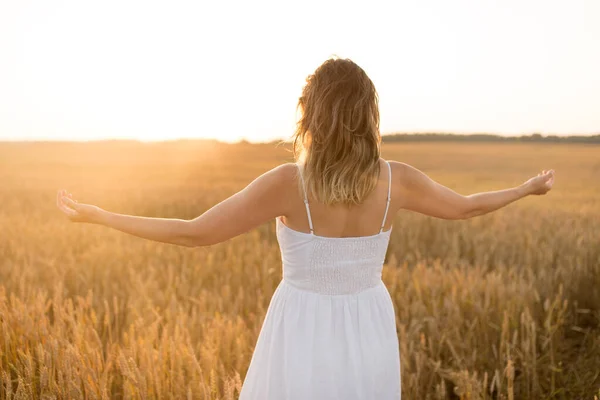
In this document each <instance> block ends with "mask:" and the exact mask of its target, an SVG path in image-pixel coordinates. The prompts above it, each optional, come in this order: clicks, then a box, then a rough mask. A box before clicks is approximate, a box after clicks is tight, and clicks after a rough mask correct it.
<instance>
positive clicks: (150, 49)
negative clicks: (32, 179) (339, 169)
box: [0, 0, 600, 142]
mask: <svg viewBox="0 0 600 400" xmlns="http://www.w3.org/2000/svg"><path fill="white" fill-rule="evenodd" d="M598 21H600V1H598V0H563V1H553V0H543V1H542V0H540V1H538V0H502V1H500V0H498V1H491V0H453V1H447V0H414V1H404V0H396V1H386V2H383V1H377V0H369V1H366V0H363V1H360V2H356V1H351V0H342V1H328V0H316V1H314V0H302V1H282V0H279V1H264V0H252V1H237V2H232V1H214V0H210V1H198V0H196V1H180V0H169V1H162V2H158V1H150V0H144V1H137V0H118V1H114V0H103V1H88V0H69V1H61V0H53V1H47V0H43V1H42V0H40V1H31V0H0V140H78V141H79V140H96V139H137V140H142V141H154V140H171V139H179V138H211V139H217V140H221V141H226V142H235V141H239V140H241V139H245V140H248V141H251V142H259V141H271V140H277V139H289V138H290V137H291V135H292V134H293V131H294V128H295V122H296V120H297V117H298V114H297V113H296V103H297V99H298V97H299V96H300V94H301V91H302V87H303V85H304V83H305V79H306V77H307V76H308V75H309V74H311V73H312V72H313V71H314V70H315V69H316V68H317V67H318V66H319V65H320V64H321V63H322V62H323V61H325V60H326V59H328V58H329V57H331V56H333V55H335V56H338V57H342V58H350V59H352V60H353V61H354V62H356V63H357V64H358V65H360V66H361V67H362V68H363V69H364V70H365V71H366V73H367V74H368V75H369V77H370V78H371V80H372V81H373V82H374V84H375V87H376V89H377V91H378V93H379V99H380V114H381V132H382V134H386V133H392V132H455V133H482V132H486V133H495V134H502V135H516V134H530V133H542V134H558V135H566V134H597V133H600V95H599V93H600V72H599V71H600V23H598Z"/></svg>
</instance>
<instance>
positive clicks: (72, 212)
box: [59, 204, 78, 217]
mask: <svg viewBox="0 0 600 400" xmlns="http://www.w3.org/2000/svg"><path fill="white" fill-rule="evenodd" d="M59 208H60V210H61V211H62V212H63V213H65V214H66V215H68V216H69V217H76V216H77V214H78V213H77V211H75V210H73V209H71V208H69V207H67V206H65V205H64V204H61V205H59Z"/></svg>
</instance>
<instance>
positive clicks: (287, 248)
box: [276, 162, 392, 295]
mask: <svg viewBox="0 0 600 400" xmlns="http://www.w3.org/2000/svg"><path fill="white" fill-rule="evenodd" d="M296 165H297V164H296ZM387 165H388V197H387V205H386V209H385V214H384V217H383V222H382V224H381V229H380V231H379V233H377V234H375V235H370V236H358V237H325V236H318V235H315V234H314V231H313V225H312V218H311V216H310V208H309V204H308V200H307V198H306V189H305V188H304V180H303V182H302V186H303V189H304V203H305V205H306V211H307V216H308V221H309V226H310V230H311V232H310V233H305V232H299V231H296V230H294V229H292V228H290V227H288V226H287V225H285V224H284V223H283V221H282V220H281V217H277V218H276V233H277V241H278V243H279V248H280V251H281V258H282V264H283V279H285V280H286V281H287V283H289V284H290V285H292V286H295V287H297V288H299V289H303V290H307V291H310V292H316V293H320V294H327V295H341V294H352V293H358V292H361V291H363V290H365V289H369V288H373V287H375V286H377V285H378V284H379V283H380V282H381V272H382V269H383V263H384V260H385V255H386V251H387V248H388V244H389V240H390V233H391V231H392V228H390V229H389V230H387V231H384V230H383V226H384V224H385V218H386V216H387V212H388V208H389V203H390V193H391V192H390V188H391V168H390V164H389V162H387ZM298 168H299V171H300V177H302V172H301V170H300V167H298Z"/></svg>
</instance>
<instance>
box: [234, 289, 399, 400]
mask: <svg viewBox="0 0 600 400" xmlns="http://www.w3.org/2000/svg"><path fill="white" fill-rule="evenodd" d="M395 321H396V319H395V314H394V305H393V303H392V299H391V296H390V294H389V292H388V290H387V288H386V286H385V284H384V283H383V281H381V282H380V284H379V285H378V286H375V287H373V288H370V289H367V290H363V291H361V292H359V293H356V294H345V295H324V294H319V293H314V292H309V291H306V290H301V289H298V288H296V287H294V286H292V285H291V284H290V283H289V282H287V281H286V280H285V279H282V280H281V282H280V283H279V285H278V286H277V289H276V290H275V292H274V294H273V297H272V298H271V302H270V304H269V308H268V310H267V314H266V316H265V320H264V322H263V326H262V328H261V331H260V334H259V336H258V340H257V342H256V347H255V349H254V354H253V355H252V360H251V361H250V366H249V368H248V372H247V373H246V377H245V379H244V384H243V386H242V391H241V394H240V397H239V399H240V400H309V399H310V400H325V399H327V400H337V399H339V400H342V399H343V400H359V399H360V400H364V399H378V400H399V399H400V351H399V346H398V336H397V334H396V322H395Z"/></svg>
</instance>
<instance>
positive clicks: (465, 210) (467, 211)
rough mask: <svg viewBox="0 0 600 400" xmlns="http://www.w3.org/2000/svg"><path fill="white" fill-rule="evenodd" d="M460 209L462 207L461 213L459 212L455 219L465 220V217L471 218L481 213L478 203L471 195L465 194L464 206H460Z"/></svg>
mask: <svg viewBox="0 0 600 400" xmlns="http://www.w3.org/2000/svg"><path fill="white" fill-rule="evenodd" d="M459 209H460V213H459V214H458V216H457V218H455V219H459V220H465V219H469V218H473V217H476V216H478V215H481V210H479V208H477V205H476V204H475V202H474V199H473V198H472V197H469V196H464V201H463V203H462V207H460V208H459Z"/></svg>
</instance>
